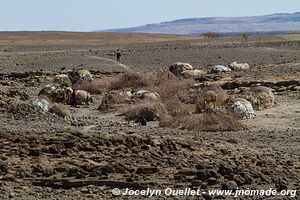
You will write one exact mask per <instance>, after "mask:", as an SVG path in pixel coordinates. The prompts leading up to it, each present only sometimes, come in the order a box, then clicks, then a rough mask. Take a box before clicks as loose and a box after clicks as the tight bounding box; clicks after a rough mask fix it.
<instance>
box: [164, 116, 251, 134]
mask: <svg viewBox="0 0 300 200" xmlns="http://www.w3.org/2000/svg"><path fill="white" fill-rule="evenodd" d="M160 125H161V126H167V127H173V128H176V127H178V128H181V129H187V130H197V131H237V130H243V129H245V126H243V125H242V124H241V123H240V122H239V121H238V119H236V118H234V117H233V116H231V115H229V114H226V113H203V114H193V115H185V116H181V117H170V116H167V119H166V118H164V119H162V121H161V123H160Z"/></svg>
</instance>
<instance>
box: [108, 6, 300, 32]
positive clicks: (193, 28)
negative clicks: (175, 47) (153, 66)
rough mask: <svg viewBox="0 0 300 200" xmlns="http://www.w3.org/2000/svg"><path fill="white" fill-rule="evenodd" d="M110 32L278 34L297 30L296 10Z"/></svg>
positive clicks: (299, 16) (299, 19)
mask: <svg viewBox="0 0 300 200" xmlns="http://www.w3.org/2000/svg"><path fill="white" fill-rule="evenodd" d="M106 31H111V32H131V33H160V34H182V35H195V34H201V33H205V32H219V33H221V34H233V33H240V32H250V33H251V32H252V33H278V32H294V31H300V12H297V13H293V14H288V13H275V14H272V15H263V16H252V17H209V18H190V19H179V20H175V21H170V22H162V23H158V24H147V25H144V26H138V27H132V28H119V29H111V30H106Z"/></svg>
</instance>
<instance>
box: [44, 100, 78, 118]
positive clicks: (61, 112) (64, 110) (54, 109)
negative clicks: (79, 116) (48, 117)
mask: <svg viewBox="0 0 300 200" xmlns="http://www.w3.org/2000/svg"><path fill="white" fill-rule="evenodd" d="M49 112H50V113H54V114H56V115H58V116H60V117H63V118H65V119H67V120H69V121H72V120H73V115H72V113H71V111H70V110H69V108H68V106H66V105H63V104H58V103H54V104H52V105H51V107H50V108H49Z"/></svg>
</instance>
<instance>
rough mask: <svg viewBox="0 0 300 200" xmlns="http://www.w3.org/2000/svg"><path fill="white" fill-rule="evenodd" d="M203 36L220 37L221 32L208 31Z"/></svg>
mask: <svg viewBox="0 0 300 200" xmlns="http://www.w3.org/2000/svg"><path fill="white" fill-rule="evenodd" d="M201 35H202V36H205V37H208V38H218V37H220V33H217V32H207V33H202V34H201Z"/></svg>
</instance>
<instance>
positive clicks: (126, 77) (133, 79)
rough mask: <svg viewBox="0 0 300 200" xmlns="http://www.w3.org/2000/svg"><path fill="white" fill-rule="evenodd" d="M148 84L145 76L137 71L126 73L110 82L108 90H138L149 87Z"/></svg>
mask: <svg viewBox="0 0 300 200" xmlns="http://www.w3.org/2000/svg"><path fill="white" fill-rule="evenodd" d="M149 85H150V82H149V80H148V78H147V77H146V76H144V75H143V74H141V73H140V72H137V71H127V72H125V73H124V74H122V75H120V76H118V77H117V78H116V79H114V80H113V81H111V83H110V89H112V90H118V89H123V88H139V87H146V86H149Z"/></svg>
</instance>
